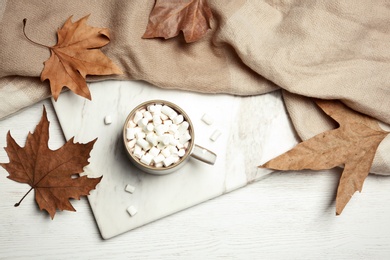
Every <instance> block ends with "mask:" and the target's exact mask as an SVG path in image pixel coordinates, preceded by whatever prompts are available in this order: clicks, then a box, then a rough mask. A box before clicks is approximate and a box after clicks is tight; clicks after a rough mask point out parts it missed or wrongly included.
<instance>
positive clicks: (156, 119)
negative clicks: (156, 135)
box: [153, 115, 162, 126]
mask: <svg viewBox="0 0 390 260" xmlns="http://www.w3.org/2000/svg"><path fill="white" fill-rule="evenodd" d="M153 124H154V125H155V126H157V125H161V124H162V120H161V117H160V116H159V115H153Z"/></svg>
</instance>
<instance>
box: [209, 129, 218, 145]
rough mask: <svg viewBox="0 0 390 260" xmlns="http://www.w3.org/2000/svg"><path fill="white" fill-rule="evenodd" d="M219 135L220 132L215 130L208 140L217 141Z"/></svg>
mask: <svg viewBox="0 0 390 260" xmlns="http://www.w3.org/2000/svg"><path fill="white" fill-rule="evenodd" d="M220 135H221V131H219V130H218V129H216V130H215V131H214V132H213V134H212V135H211V136H210V139H211V140H212V141H214V142H215V141H217V139H218V137H219V136H220Z"/></svg>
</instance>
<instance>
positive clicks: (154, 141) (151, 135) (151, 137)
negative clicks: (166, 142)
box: [146, 133, 158, 146]
mask: <svg viewBox="0 0 390 260" xmlns="http://www.w3.org/2000/svg"><path fill="white" fill-rule="evenodd" d="M146 141H148V142H149V143H150V144H151V145H152V146H156V145H157V143H158V138H157V136H156V135H155V134H154V133H149V134H148V135H147V136H146Z"/></svg>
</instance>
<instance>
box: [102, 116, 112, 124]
mask: <svg viewBox="0 0 390 260" xmlns="http://www.w3.org/2000/svg"><path fill="white" fill-rule="evenodd" d="M104 123H105V124H106V125H109V124H111V123H112V118H111V116H106V117H105V118H104Z"/></svg>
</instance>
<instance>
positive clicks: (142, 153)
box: [133, 144, 145, 159]
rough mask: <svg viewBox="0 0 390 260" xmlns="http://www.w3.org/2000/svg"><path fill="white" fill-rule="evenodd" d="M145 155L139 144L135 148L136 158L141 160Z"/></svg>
mask: <svg viewBox="0 0 390 260" xmlns="http://www.w3.org/2000/svg"><path fill="white" fill-rule="evenodd" d="M144 153H145V151H144V150H142V148H141V146H139V145H137V144H136V145H135V146H134V152H133V154H134V156H135V157H137V158H138V159H141V157H142V155H144Z"/></svg>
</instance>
